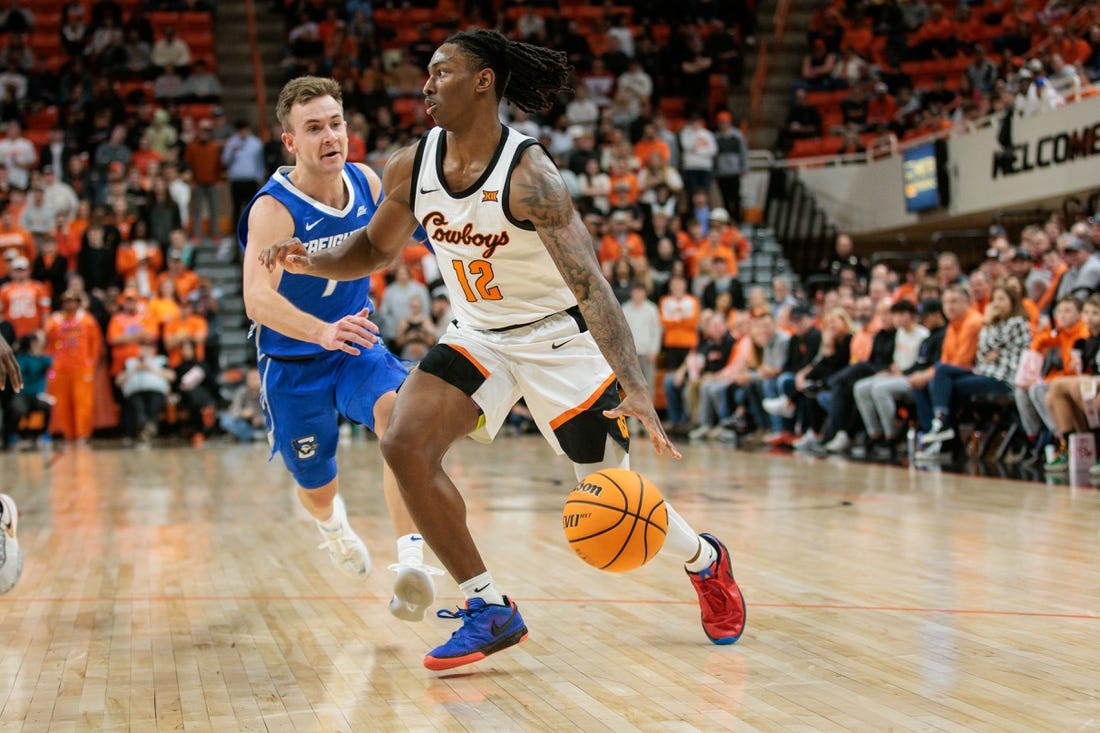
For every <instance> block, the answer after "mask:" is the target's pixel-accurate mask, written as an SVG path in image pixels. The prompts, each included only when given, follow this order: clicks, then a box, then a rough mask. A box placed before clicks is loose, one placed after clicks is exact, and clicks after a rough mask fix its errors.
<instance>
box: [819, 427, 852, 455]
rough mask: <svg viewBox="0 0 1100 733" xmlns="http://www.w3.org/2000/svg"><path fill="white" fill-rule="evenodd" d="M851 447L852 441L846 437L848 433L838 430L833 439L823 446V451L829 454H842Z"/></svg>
mask: <svg viewBox="0 0 1100 733" xmlns="http://www.w3.org/2000/svg"><path fill="white" fill-rule="evenodd" d="M851 447H852V441H851V439H850V438H849V437H848V433H846V432H844V431H843V430H838V431H837V433H836V435H834V436H833V439H832V440H830V441H829V442H828V443H826V444H825V450H827V451H829V452H830V453H844V452H845V451H847V450H848V449H849V448H851Z"/></svg>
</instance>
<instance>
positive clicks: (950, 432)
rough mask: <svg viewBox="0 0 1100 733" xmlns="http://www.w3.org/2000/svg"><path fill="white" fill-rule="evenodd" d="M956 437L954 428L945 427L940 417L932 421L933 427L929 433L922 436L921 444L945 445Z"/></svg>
mask: <svg viewBox="0 0 1100 733" xmlns="http://www.w3.org/2000/svg"><path fill="white" fill-rule="evenodd" d="M954 437H955V430H954V428H950V427H945V426H944V424H943V421H942V420H940V419H939V418H938V417H937V418H935V419H933V420H932V426H931V427H930V428H929V430H928V432H927V433H925V434H924V435H923V436H921V443H923V444H929V443H943V442H945V441H948V440H951V439H952V438H954Z"/></svg>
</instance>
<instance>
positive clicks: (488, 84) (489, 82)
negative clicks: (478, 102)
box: [474, 67, 497, 93]
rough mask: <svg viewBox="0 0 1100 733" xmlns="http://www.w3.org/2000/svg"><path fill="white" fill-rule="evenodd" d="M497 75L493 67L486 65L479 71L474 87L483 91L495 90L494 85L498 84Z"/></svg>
mask: <svg viewBox="0 0 1100 733" xmlns="http://www.w3.org/2000/svg"><path fill="white" fill-rule="evenodd" d="M496 81H497V75H496V74H495V73H494V72H493V70H492V69H490V68H488V67H486V68H484V69H482V70H481V71H479V72H477V76H476V77H475V81H474V88H475V89H476V90H477V91H478V92H481V93H484V92H491V91H493V86H494V85H495V84H496Z"/></svg>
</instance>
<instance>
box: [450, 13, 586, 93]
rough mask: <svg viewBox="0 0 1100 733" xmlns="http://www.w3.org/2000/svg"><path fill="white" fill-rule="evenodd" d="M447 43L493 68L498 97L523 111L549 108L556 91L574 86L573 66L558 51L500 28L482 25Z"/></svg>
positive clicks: (483, 64) (455, 36)
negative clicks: (509, 35)
mask: <svg viewBox="0 0 1100 733" xmlns="http://www.w3.org/2000/svg"><path fill="white" fill-rule="evenodd" d="M446 43H453V44H454V45H456V46H458V47H459V48H461V49H462V50H463V51H464V52H465V53H466V54H467V55H468V56H470V57H471V58H473V59H474V60H475V61H476V62H477V63H478V64H480V65H481V66H480V68H482V69H484V68H489V69H492V70H493V73H494V74H495V75H496V85H495V91H496V94H497V98H498V99H507V100H508V101H509V102H511V103H512V104H514V105H515V106H517V107H519V108H520V109H522V110H523V111H524V112H542V111H544V110H546V109H549V108H550V107H551V106H553V104H554V98H555V96H556V95H557V94H558V92H562V91H567V90H572V89H573V84H572V78H573V67H572V66H571V65H570V64H569V60H568V58H567V57H566V55H565V54H564V53H563V52H561V51H555V50H553V49H550V48H543V47H541V46H535V45H533V44H530V43H521V42H519V41H511V40H508V38H507V37H505V36H504V35H503V34H502V33H500V32H499V31H493V30H484V29H481V28H478V29H475V30H469V31H462V32H461V33H456V34H454V35H453V36H451V37H450V38H448V39H447V41H446Z"/></svg>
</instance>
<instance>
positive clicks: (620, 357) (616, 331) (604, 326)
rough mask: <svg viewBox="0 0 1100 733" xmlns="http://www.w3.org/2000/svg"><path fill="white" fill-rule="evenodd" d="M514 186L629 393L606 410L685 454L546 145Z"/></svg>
mask: <svg viewBox="0 0 1100 733" xmlns="http://www.w3.org/2000/svg"><path fill="white" fill-rule="evenodd" d="M511 186H512V190H511V197H510V200H509V206H510V208H511V210H512V215H513V216H515V217H516V218H517V219H518V220H520V221H524V220H526V221H530V222H531V223H532V224H534V226H535V231H536V232H537V233H538V235H539V238H540V239H541V240H542V242H543V244H544V245H546V249H547V251H548V252H549V253H550V257H551V258H552V259H553V260H554V263H555V264H556V265H557V266H558V271H559V272H561V276H562V278H564V280H565V284H566V285H567V286H569V289H570V290H572V291H573V295H574V296H575V297H576V299H577V304H578V305H579V306H580V309H581V315H583V316H584V320H585V323H587V324H588V330H589V331H591V332H592V336H593V338H595V339H596V343H597V344H599V347H600V351H602V352H603V355H604V358H605V359H607V363H608V364H610V365H611V369H612V371H613V372H615V376H616V377H618V379H619V383H620V385H622V388H623V390H624V391H625V392H626V395H625V396H624V397H623V401H622V404H621V405H620V407H619V408H618V409H616V410H609V411H607V412H606V413H605V414H607V415H608V416H609V417H620V416H623V415H632V416H634V417H637V418H638V419H640V420H641V421H642V422H643V423H644V424H645V427H646V430H647V431H648V432H649V435H650V438H651V440H652V441H653V445H654V447H655V449H656V450H657V453H658V454H660V453H663V452H665V451H666V450H667V451H668V452H669V453H670V454H671V455H673V456H675V457H677V458H679V457H680V454H679V452H677V451H676V448H675V447H674V446H673V445H672V443H671V442H670V441H669V439H668V437H667V436H666V435H665V432H664V429H663V428H662V427H661V423H660V421H659V420H658V419H657V414H656V411H655V410H654V408H653V397H652V395H650V394H649V385H648V384H647V383H646V381H645V377H644V376H643V375H642V370H641V367H640V365H639V363H638V350H637V348H636V347H635V345H634V337H633V336H632V335H631V333H630V328H629V327H628V326H627V323H626V317H625V316H624V315H623V309H622V306H620V305H619V302H618V300H616V299H615V295H614V293H613V292H612V291H611V285H610V283H608V282H607V279H606V278H605V277H604V276H603V272H602V271H601V270H600V266H599V263H598V262H597V260H596V247H595V244H594V243H593V242H592V237H591V235H589V233H588V229H586V228H585V226H584V223H583V222H582V221H581V218H580V215H579V214H578V213H577V211H576V209H574V208H573V199H572V198H571V197H570V195H569V189H568V188H566V185H565V181H563V180H562V177H561V174H560V173H559V172H558V169H557V168H556V167H555V166H554V164H553V162H552V161H551V160H550V159H549V158H548V157H547V155H546V153H545V152H543V151H542V149H541V148H537V147H531V148H528V150H527V152H526V153H525V154H524V156H523V158H522V160H521V161H520V163H519V165H517V166H516V169H515V171H513V173H512V183H511Z"/></svg>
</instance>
